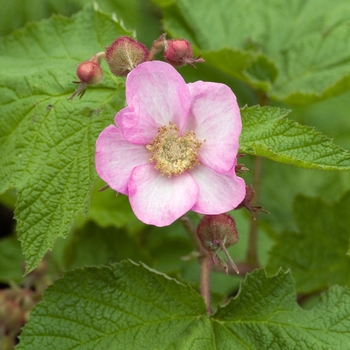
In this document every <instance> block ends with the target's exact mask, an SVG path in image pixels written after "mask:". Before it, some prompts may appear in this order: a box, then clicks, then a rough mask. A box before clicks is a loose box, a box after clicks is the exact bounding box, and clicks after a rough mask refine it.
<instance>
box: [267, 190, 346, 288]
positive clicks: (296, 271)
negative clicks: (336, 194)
mask: <svg viewBox="0 0 350 350" xmlns="http://www.w3.org/2000/svg"><path fill="white" fill-rule="evenodd" d="M293 207H294V215H295V220H296V222H297V225H298V228H299V232H297V233H296V232H284V233H281V234H280V235H279V236H278V238H277V242H276V244H275V246H274V247H273V249H272V250H271V251H270V259H269V263H268V266H269V269H270V270H271V271H276V269H278V268H279V267H280V266H282V267H283V268H290V269H291V270H292V273H293V276H294V277H295V282H296V287H297V291H298V292H300V293H312V292H316V291H320V290H324V289H326V288H328V287H330V286H332V285H335V284H339V285H347V286H350V257H349V255H348V254H347V251H348V247H349V238H350V218H349V215H348V210H349V207H350V192H348V193H347V194H346V195H345V196H344V197H343V198H342V199H341V200H340V201H339V202H336V203H333V204H327V203H325V202H324V201H323V200H321V199H318V198H308V197H305V196H297V197H296V198H295V200H294V205H293Z"/></svg>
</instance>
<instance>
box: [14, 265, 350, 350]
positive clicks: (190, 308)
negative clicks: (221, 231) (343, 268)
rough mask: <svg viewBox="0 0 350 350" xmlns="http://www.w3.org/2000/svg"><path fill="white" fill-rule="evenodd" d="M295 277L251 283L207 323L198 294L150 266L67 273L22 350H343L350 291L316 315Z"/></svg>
mask: <svg viewBox="0 0 350 350" xmlns="http://www.w3.org/2000/svg"><path fill="white" fill-rule="evenodd" d="M295 297H296V295H295V291H294V286H293V280H292V278H291V275H290V273H283V272H279V274H278V275H276V276H273V277H266V275H265V272H264V271H263V270H256V271H254V272H253V273H252V274H250V275H247V277H246V279H245V281H244V282H243V283H242V286H241V291H240V293H239V294H238V296H237V297H236V298H235V299H232V300H231V301H230V302H229V303H228V304H227V305H226V306H223V307H221V308H220V309H219V310H218V312H217V313H216V314H214V315H213V316H212V317H208V315H206V312H205V305H204V303H203V300H202V298H201V297H200V296H199V295H198V294H197V292H195V291H194V290H193V289H192V288H190V287H188V286H185V285H183V284H180V283H178V282H176V281H175V280H173V279H170V278H168V277H166V276H165V275H163V274H159V273H157V272H155V271H154V270H151V269H149V268H147V267H146V266H144V265H137V264H135V263H133V262H122V263H119V264H116V265H114V266H111V267H102V268H87V269H84V270H77V271H73V272H69V273H67V274H66V276H65V277H64V278H62V279H60V280H58V281H56V282H55V283H54V284H53V285H52V286H51V287H49V288H48V290H47V291H46V292H45V293H44V301H43V302H42V303H40V304H38V305H37V306H36V308H35V309H34V310H33V311H32V312H31V315H30V321H29V323H28V324H27V325H26V326H25V327H24V330H23V333H22V335H21V340H20V344H19V346H18V347H17V349H19V350H20V349H25V350H31V349H33V350H34V349H35V350H41V349H43V350H44V349H48V348H50V347H52V344H55V349H71V348H74V349H84V350H88V349H99V350H104V349H126V350H127V349H140V350H141V349H182V350H186V349H191V350H196V349H198V350H202V349H237V350H240V349H242V350H243V349H259V350H264V349H266V350H271V349H301V350H303V349H327V350H328V349H340V348H341V346H342V345H344V344H347V341H348V329H349V327H350V291H349V290H348V289H345V288H342V287H336V288H332V290H330V291H329V292H328V293H326V294H325V295H324V296H323V297H322V299H321V302H320V303H318V304H317V305H316V307H314V308H313V309H311V310H303V309H301V308H300V307H299V306H298V305H297V304H296V302H295Z"/></svg>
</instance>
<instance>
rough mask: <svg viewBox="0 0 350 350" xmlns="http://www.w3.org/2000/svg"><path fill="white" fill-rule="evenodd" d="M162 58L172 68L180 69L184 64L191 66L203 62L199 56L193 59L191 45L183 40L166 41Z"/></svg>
mask: <svg viewBox="0 0 350 350" xmlns="http://www.w3.org/2000/svg"><path fill="white" fill-rule="evenodd" d="M164 58H165V60H166V61H167V62H168V63H170V64H171V65H173V66H174V67H180V66H183V65H185V64H190V65H191V66H193V64H194V63H198V62H204V60H203V58H201V56H198V57H197V58H194V57H193V50H192V47H191V44H190V43H189V42H188V41H187V40H185V39H173V40H167V42H166V47H165V51H164Z"/></svg>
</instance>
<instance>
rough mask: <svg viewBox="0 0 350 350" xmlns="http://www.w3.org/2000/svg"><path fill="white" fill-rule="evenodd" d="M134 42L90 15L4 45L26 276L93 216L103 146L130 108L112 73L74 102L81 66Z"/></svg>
mask: <svg viewBox="0 0 350 350" xmlns="http://www.w3.org/2000/svg"><path fill="white" fill-rule="evenodd" d="M127 34H130V33H128V32H126V31H125V30H124V29H123V28H122V26H121V25H120V24H119V23H118V22H116V21H114V20H113V19H112V18H110V17H109V16H107V15H105V14H103V13H101V12H99V11H98V10H96V9H93V8H92V7H88V8H86V9H85V10H84V11H82V12H80V13H79V14H77V15H76V16H74V17H73V18H72V19H69V18H64V17H61V16H55V17H53V18H51V19H49V20H44V21H42V22H40V23H31V24H29V25H28V26H27V27H26V28H24V29H22V30H19V31H17V32H15V34H14V35H12V36H9V37H5V38H4V39H3V40H2V41H1V43H0V52H2V55H1V58H0V63H1V64H2V65H3V66H6V67H8V69H6V70H3V71H2V72H1V74H0V91H1V94H0V96H1V100H2V101H3V102H4V103H3V104H1V107H0V113H1V115H2V116H3V118H1V121H0V126H1V127H0V130H1V131H0V133H1V134H0V147H1V149H2V151H3V152H2V153H3V155H4V156H3V157H1V160H0V184H1V188H0V192H4V191H5V190H7V189H8V188H11V187H16V188H17V189H18V193H19V196H18V203H17V208H16V219H17V220H18V237H19V239H20V240H21V242H22V248H23V252H24V255H25V257H26V261H27V272H29V271H30V270H32V269H33V268H35V266H36V264H37V263H38V261H39V260H40V259H42V257H43V255H44V254H45V252H46V251H47V250H48V249H51V248H52V247H53V244H54V241H55V239H56V238H57V237H59V236H62V237H65V236H66V234H67V232H68V231H69V228H70V226H71V223H72V221H73V219H74V218H75V217H76V216H77V215H78V213H86V212H87V207H88V203H89V196H90V192H91V191H92V187H93V183H94V181H95V179H96V172H95V169H94V152H95V142H96V139H97V137H98V135H99V133H100V132H101V131H102V130H103V128H104V127H105V126H107V125H108V124H111V123H112V122H113V117H114V115H115V113H116V111H117V110H119V109H120V108H122V106H123V104H124V85H123V80H122V79H116V78H114V77H113V76H112V74H111V73H107V74H106V75H105V78H104V81H103V83H102V84H101V85H100V86H97V87H93V88H90V89H89V91H88V92H87V94H86V95H85V96H84V98H83V99H82V100H79V99H75V100H74V101H68V97H69V96H70V95H71V94H72V92H73V90H74V89H75V87H76V86H74V85H73V84H72V83H71V81H72V80H73V79H76V77H75V70H76V66H77V64H78V63H79V62H82V61H84V60H87V59H89V58H90V57H92V55H94V54H95V53H96V52H99V51H102V50H103V49H104V46H106V45H108V44H110V43H111V42H112V41H113V40H114V39H115V37H117V36H118V35H127ZM103 66H106V64H105V63H103ZM104 68H105V67H104ZM104 71H105V72H107V70H106V69H104Z"/></svg>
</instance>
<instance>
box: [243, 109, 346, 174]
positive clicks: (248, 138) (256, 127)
mask: <svg viewBox="0 0 350 350" xmlns="http://www.w3.org/2000/svg"><path fill="white" fill-rule="evenodd" d="M288 113H289V111H288V110H285V109H280V108H277V107H258V106H254V107H249V108H243V109H242V110H241V114H242V122H243V130H242V135H241V138H240V145H241V149H240V150H241V152H243V153H247V154H252V155H257V156H262V157H267V158H269V159H272V160H274V161H276V162H280V163H286V164H291V165H295V166H299V167H303V168H308V169H322V170H349V169H350V153H349V152H347V151H346V150H344V149H342V148H340V147H338V146H336V145H334V144H333V143H332V141H331V140H330V139H328V138H327V137H326V136H323V135H322V134H320V133H319V132H317V131H316V130H315V129H313V128H311V127H309V126H304V125H301V124H298V123H297V122H295V121H292V120H289V119H287V118H285V117H286V116H287V115H288Z"/></svg>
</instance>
